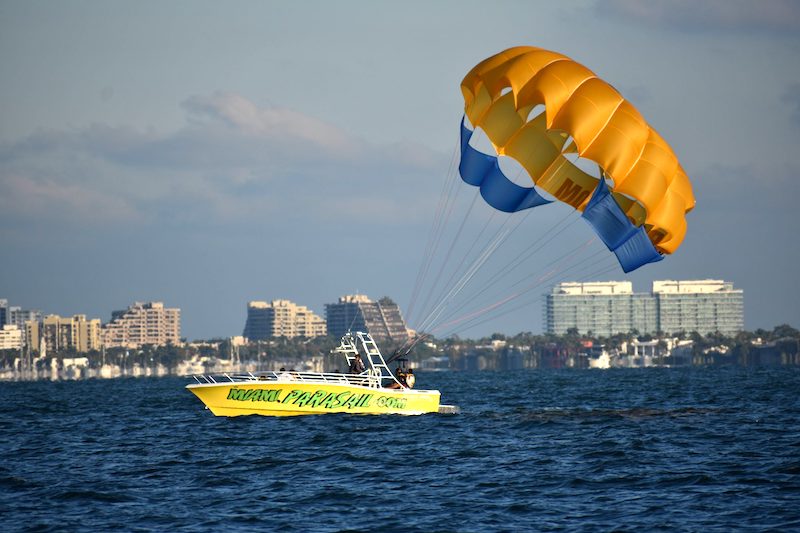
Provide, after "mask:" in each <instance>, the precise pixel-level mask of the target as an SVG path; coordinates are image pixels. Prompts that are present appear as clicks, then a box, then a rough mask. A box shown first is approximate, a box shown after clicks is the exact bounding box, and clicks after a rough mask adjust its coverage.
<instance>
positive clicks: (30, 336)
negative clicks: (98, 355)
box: [25, 315, 102, 353]
mask: <svg viewBox="0 0 800 533" xmlns="http://www.w3.org/2000/svg"><path fill="white" fill-rule="evenodd" d="M100 331H101V324H100V319H99V318H92V319H87V318H86V315H74V316H71V317H60V316H59V315H47V316H46V317H44V318H43V319H41V320H29V321H27V322H26V323H25V338H26V339H27V342H28V344H29V346H30V349H31V350H35V351H37V352H41V348H42V344H45V345H46V346H47V351H56V352H58V351H63V350H74V351H76V352H78V353H86V352H90V351H92V350H100V349H101V347H102V344H101V342H102V338H101V335H100Z"/></svg>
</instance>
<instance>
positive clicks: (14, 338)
mask: <svg viewBox="0 0 800 533" xmlns="http://www.w3.org/2000/svg"><path fill="white" fill-rule="evenodd" d="M20 349H22V330H21V329H19V328H18V327H17V326H16V325H15V324H3V326H2V327H0V350H20Z"/></svg>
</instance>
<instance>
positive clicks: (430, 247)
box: [408, 143, 459, 320]
mask: <svg viewBox="0 0 800 533" xmlns="http://www.w3.org/2000/svg"><path fill="white" fill-rule="evenodd" d="M458 151H459V143H456V145H455V146H454V147H453V151H452V154H451V156H450V163H449V165H448V169H447V174H446V175H445V179H444V181H443V182H442V190H441V193H440V194H439V202H438V204H437V206H436V214H435V215H434V219H433V222H432V223H431V228H430V231H429V232H428V241H427V244H426V246H425V253H424V254H423V257H422V262H421V263H420V266H419V269H418V271H417V278H416V281H415V283H414V288H413V290H412V293H411V301H410V303H409V306H408V318H409V320H410V318H411V315H412V313H413V310H414V306H415V304H416V301H417V298H418V296H419V292H420V290H421V289H422V286H423V284H424V283H425V277H426V276H427V273H428V271H429V269H430V266H431V262H432V261H433V252H434V250H435V249H436V245H437V244H438V242H439V240H440V239H441V233H442V230H443V228H444V225H445V224H444V221H445V214H446V213H447V217H448V218H449V213H450V211H448V206H450V210H452V202H454V198H455V195H454V194H453V190H454V189H455V185H456V184H457V182H458V181H457V180H456V179H455V177H456V173H455V172H454V168H455V162H456V154H457V153H458Z"/></svg>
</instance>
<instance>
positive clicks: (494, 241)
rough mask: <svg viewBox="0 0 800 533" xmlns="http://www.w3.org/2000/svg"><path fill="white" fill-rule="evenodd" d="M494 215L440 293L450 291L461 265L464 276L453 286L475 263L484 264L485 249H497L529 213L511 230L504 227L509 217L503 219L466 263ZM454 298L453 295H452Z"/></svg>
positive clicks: (493, 214) (492, 214)
mask: <svg viewBox="0 0 800 533" xmlns="http://www.w3.org/2000/svg"><path fill="white" fill-rule="evenodd" d="M495 213H496V211H494V210H493V211H492V213H491V215H490V216H489V218H488V220H487V221H486V223H485V224H484V227H483V229H481V232H480V234H479V235H478V237H476V239H475V240H474V241H473V242H472V245H470V248H469V250H468V251H467V253H466V254H464V257H463V258H462V259H461V262H460V263H458V266H456V268H455V270H454V271H453V273H452V274H451V275H450V278H449V279H448V280H447V283H445V284H444V285H443V289H442V293H445V292H447V291H448V290H449V289H450V288H451V287H452V286H453V285H454V283H453V279H454V278H455V276H456V275H457V274H458V273H459V270H460V269H461V267H462V266H463V265H467V266H466V268H465V272H464V274H462V277H461V278H459V280H458V281H457V282H456V283H455V284H459V283H461V281H462V280H463V279H464V277H465V276H467V275H468V273H469V272H471V270H472V268H473V266H474V265H475V263H477V262H478V261H480V262H481V263H484V262H485V261H486V260H487V259H488V257H487V258H483V256H484V254H485V253H486V251H487V249H488V248H489V247H490V246H492V247H493V249H496V248H498V247H499V246H500V245H501V244H502V243H503V242H504V241H505V240H506V239H507V238H508V237H509V236H511V235H512V234H513V233H514V232H515V231H516V230H517V228H519V226H520V225H521V224H522V222H524V220H525V218H527V216H528V215H529V214H530V211H528V212H527V213H525V215H524V216H523V217H522V218H521V219H520V220H519V221H518V222H517V224H516V225H515V226H514V227H513V228H511V229H506V225H507V224H508V222H509V220H511V217H506V218H505V220H503V223H502V224H501V225H500V227H499V228H498V229H497V231H495V233H494V235H493V236H492V237H491V238H490V239H489V240H488V241H487V242H486V244H485V245H483V248H482V249H481V251H480V252H479V253H478V256H477V257H476V258H475V259H473V260H472V262H471V263H467V262H466V261H467V259H468V257H469V256H470V254H471V252H472V250H473V249H474V248H475V245H476V244H477V243H478V241H479V240H480V236H481V235H482V234H483V233H484V231H485V230H486V228H487V227H488V226H489V223H490V222H491V221H492V219H493V218H494V216H495ZM473 275H474V274H473ZM470 277H472V276H471V275H470ZM435 286H436V285H434V287H435ZM465 286H466V285H465ZM432 290H433V287H432ZM459 292H461V291H460V290H459ZM454 296H455V295H454ZM442 300H443V298H442V297H439V298H437V299H436V300H434V302H440V301H442ZM451 300H452V298H451ZM428 316H430V315H428Z"/></svg>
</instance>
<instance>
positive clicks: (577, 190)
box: [554, 178, 592, 209]
mask: <svg viewBox="0 0 800 533" xmlns="http://www.w3.org/2000/svg"><path fill="white" fill-rule="evenodd" d="M591 192H592V191H586V190H584V189H583V187H581V185H580V184H578V183H575V182H573V181H572V180H571V179H569V178H567V179H565V180H564V183H562V184H561V187H560V188H559V189H558V191H556V193H555V195H554V196H555V197H556V198H558V199H559V200H561V201H562V202H564V203H566V204H569V205H571V206H572V207H574V208H575V209H577V208H578V206H580V205H581V204H582V203H583V201H584V200H586V198H587V197H588V196H589V195H590V194H591Z"/></svg>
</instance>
